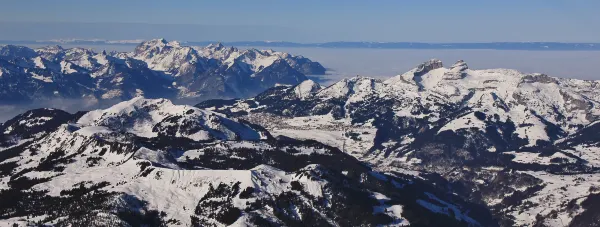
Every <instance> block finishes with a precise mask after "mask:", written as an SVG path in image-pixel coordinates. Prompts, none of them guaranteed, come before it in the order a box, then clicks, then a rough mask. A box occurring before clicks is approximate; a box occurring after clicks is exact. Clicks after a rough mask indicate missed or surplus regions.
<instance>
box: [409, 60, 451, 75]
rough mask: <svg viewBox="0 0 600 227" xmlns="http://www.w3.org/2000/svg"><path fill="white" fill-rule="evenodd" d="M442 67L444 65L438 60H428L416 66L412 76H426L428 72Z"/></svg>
mask: <svg viewBox="0 0 600 227" xmlns="http://www.w3.org/2000/svg"><path fill="white" fill-rule="evenodd" d="M442 67H444V64H443V63H442V61H441V60H439V59H435V58H434V59H430V60H428V61H426V62H423V63H421V64H420V65H418V66H417V67H416V68H415V69H414V72H413V73H414V75H415V76H417V77H418V76H422V75H424V74H427V73H428V72H429V71H431V70H434V69H439V68H442Z"/></svg>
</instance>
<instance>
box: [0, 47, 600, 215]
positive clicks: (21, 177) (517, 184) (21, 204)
mask: <svg viewBox="0 0 600 227" xmlns="http://www.w3.org/2000/svg"><path fill="white" fill-rule="evenodd" d="M149 58H151V57H149ZM155 62H156V65H161V64H160V62H161V60H160V59H157V60H156V61H155ZM156 65H155V66H153V67H158V66H156ZM259 68H260V67H259ZM597 83H598V82H595V81H582V80H572V79H559V78H553V77H549V76H546V75H542V74H523V73H520V72H517V71H513V70H506V69H493V70H471V69H469V67H468V66H467V64H466V63H465V62H462V61H459V62H457V63H456V64H454V65H452V66H451V67H449V68H444V67H443V64H442V62H440V61H438V60H431V61H428V62H425V63H423V64H420V65H418V66H417V67H416V68H415V69H413V70H411V71H409V72H407V73H405V74H402V75H398V76H396V77H394V78H391V79H389V80H386V81H380V80H375V79H372V78H365V77H355V78H349V79H344V80H342V81H339V82H337V83H334V84H333V85H331V86H329V87H322V86H320V85H319V84H318V83H316V82H314V81H310V80H305V81H302V82H301V83H299V84H297V85H293V86H277V87H273V88H270V89H268V90H266V91H264V92H262V93H260V94H258V95H257V96H255V97H252V98H248V99H239V100H208V101H204V102H202V103H199V104H197V105H196V106H187V105H175V104H173V103H172V102H171V101H169V100H167V99H146V98H142V97H136V98H133V99H131V100H128V101H124V102H120V103H118V104H116V105H114V106H111V107H109V108H106V109H100V110H94V111H89V112H78V113H74V114H71V113H67V112H64V111H61V110H56V109H36V110H31V111H28V112H25V113H23V114H21V115H18V116H16V117H15V118H13V119H11V120H9V121H7V122H5V123H3V124H2V125H0V132H2V133H3V134H2V136H1V137H0V147H1V148H0V226H10V225H12V224H17V225H21V226H25V225H36V224H45V225H56V226H63V225H65V226H66V225H72V226H140V225H146V226H595V225H596V224H597V220H598V216H599V215H600V207H598V204H599V202H598V198H599V197H598V196H599V195H598V193H600V173H599V169H598V166H600V136H599V134H598V133H597V132H598V131H599V130H600V124H597V121H598V119H599V116H600V112H599V111H598V102H599V101H600V96H599V95H598V94H597V92H598V91H597V89H596V88H597Z"/></svg>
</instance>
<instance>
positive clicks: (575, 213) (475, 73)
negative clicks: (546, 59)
mask: <svg viewBox="0 0 600 227" xmlns="http://www.w3.org/2000/svg"><path fill="white" fill-rule="evenodd" d="M599 85H600V84H599V82H598V81H584V80H575V79H561V78H555V77H550V76H547V75H544V74H524V73H521V72H518V71H514V70H508V69H490V70H472V69H469V67H468V66H467V64H466V63H465V62H463V61H458V62H456V63H455V64H453V65H452V66H450V67H448V68H444V67H443V64H442V62H441V61H438V60H430V61H428V62H425V63H423V64H420V65H418V66H417V67H416V68H414V69H413V70H411V71H409V72H407V73H404V74H402V75H398V76H396V77H393V78H390V79H388V80H385V81H381V80H376V79H372V78H365V77H354V78H350V79H344V80H342V81H339V82H337V83H334V84H333V85H331V86H329V87H325V88H323V87H321V86H320V85H318V84H317V83H315V82H313V81H310V80H309V81H305V82H303V83H301V84H299V85H297V86H279V87H275V88H272V89H269V90H267V91H266V92H264V93H262V94H259V95H258V96H256V97H254V98H250V99H243V100H210V101H206V102H202V103H200V104H198V105H197V107H200V108H207V109H210V110H213V111H217V112H221V113H224V114H227V115H229V116H235V117H236V118H239V119H245V120H248V121H249V122H252V123H255V124H259V125H262V126H263V127H265V128H266V129H267V130H269V131H270V132H271V134H272V135H279V136H286V137H290V138H295V139H305V140H316V141H320V142H322V143H324V144H327V145H330V146H333V147H337V148H339V149H341V150H342V151H343V152H345V153H347V154H351V155H352V156H354V157H356V158H357V159H359V160H361V161H363V162H365V163H368V164H369V165H370V166H372V167H373V168H374V169H376V170H378V171H382V172H400V173H404V174H412V175H414V176H418V177H422V178H424V179H426V180H427V181H430V182H431V183H432V184H433V185H435V186H436V187H438V188H439V189H440V190H445V191H446V192H447V194H453V195H457V196H459V197H461V198H463V199H465V200H467V201H469V202H472V203H474V204H479V205H481V206H484V207H487V209H489V211H490V212H491V213H492V214H493V216H494V218H495V219H496V221H497V223H498V224H499V225H500V226H568V225H570V226H593V225H595V224H596V223H597V220H598V217H599V216H600V210H599V209H598V207H597V206H596V205H594V204H595V203H596V201H597V198H598V194H597V193H598V188H599V186H600V182H599V180H600V173H599V172H598V171H599V168H598V167H599V165H598V160H599V158H600V156H599V154H600V153H598V152H599V151H600V147H599V142H600V140H599V139H600V137H598V136H597V133H596V131H597V130H598V129H599V128H598V127H600V126H598V124H597V122H598V120H599V117H600V108H599V104H600V103H599V102H600V94H599V93H598V86H599Z"/></svg>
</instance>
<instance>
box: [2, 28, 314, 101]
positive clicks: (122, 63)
mask: <svg viewBox="0 0 600 227" xmlns="http://www.w3.org/2000/svg"><path fill="white" fill-rule="evenodd" d="M116 43H118V42H116ZM324 73H325V68H324V67H323V66H322V65H321V64H319V63H318V62H313V61H311V60H310V59H308V58H305V57H303V56H295V55H291V54H288V53H283V52H276V51H272V50H264V51H263V50H257V49H237V48H234V47H225V46H224V45H222V44H220V43H218V44H214V45H208V46H193V47H192V46H185V45H182V44H180V43H179V42H176V41H172V42H168V41H166V40H164V39H154V40H149V41H145V42H142V43H140V44H139V45H138V46H137V47H136V48H135V50H134V51H133V52H111V53H106V52H105V51H103V52H100V53H98V52H95V51H93V50H91V49H86V48H63V47H61V46H58V45H55V46H47V47H42V48H37V49H31V48H28V47H25V46H16V45H4V46H3V45H0V89H1V90H0V104H23V103H28V102H31V101H39V100H50V99H54V98H61V99H85V100H89V101H91V102H103V101H107V100H108V101H110V100H112V101H115V100H116V101H120V100H129V99H131V98H133V97H136V96H141V95H143V96H145V97H153V98H170V99H204V98H207V97H229V98H233V97H248V96H252V95H255V94H257V93H259V92H262V91H264V90H265V89H267V88H270V87H272V86H274V85H277V84H298V83H300V82H302V81H304V80H306V79H307V77H306V75H322V74H324Z"/></svg>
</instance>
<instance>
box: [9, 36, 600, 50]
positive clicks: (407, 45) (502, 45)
mask: <svg viewBox="0 0 600 227" xmlns="http://www.w3.org/2000/svg"><path fill="white" fill-rule="evenodd" d="M141 42H143V40H102V39H59V40H36V41H31V40H29V41H27V40H26V41H16V40H0V43H2V44H13V45H27V44H45V45H55V44H73V45H136V44H139V43H141ZM181 43H182V44H185V45H190V46H206V45H209V44H211V43H217V42H216V41H189V42H181ZM223 45H227V46H238V47H239V46H250V47H317V48H373V49H481V50H484V49H489V50H562V51H566V50H587V51H599V50H600V43H562V42H487V43H485V42H481V43H425V42H344V41H339V42H324V43H295V42H283V41H236V42H224V43H223Z"/></svg>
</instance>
